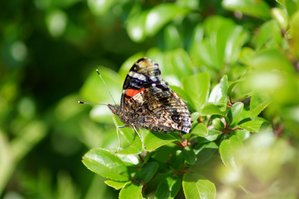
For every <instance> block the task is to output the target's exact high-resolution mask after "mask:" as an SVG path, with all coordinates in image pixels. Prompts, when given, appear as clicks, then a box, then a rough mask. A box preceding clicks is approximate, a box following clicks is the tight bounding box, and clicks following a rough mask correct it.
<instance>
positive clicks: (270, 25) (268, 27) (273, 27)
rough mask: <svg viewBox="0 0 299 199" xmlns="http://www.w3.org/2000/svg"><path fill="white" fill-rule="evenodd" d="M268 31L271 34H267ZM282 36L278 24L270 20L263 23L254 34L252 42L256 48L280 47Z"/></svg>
mask: <svg viewBox="0 0 299 199" xmlns="http://www.w3.org/2000/svg"><path fill="white" fill-rule="evenodd" d="M269 31H270V32H271V34H269ZM282 42H283V40H282V36H281V30H280V28H279V24H278V23H277V22H276V21H274V20H272V21H267V22H266V23H265V24H263V25H262V26H261V27H260V29H259V32H258V33H257V34H256V35H255V38H254V44H255V46H256V48H257V49H263V48H265V47H267V48H281V47H282Z"/></svg>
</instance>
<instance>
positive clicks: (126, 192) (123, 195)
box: [119, 183, 143, 199]
mask: <svg viewBox="0 0 299 199" xmlns="http://www.w3.org/2000/svg"><path fill="white" fill-rule="evenodd" d="M128 198H134V199H143V196H142V186H137V185H135V184H132V183H128V184H126V186H125V187H124V188H122V189H121V191H120V192H119V199H128Z"/></svg>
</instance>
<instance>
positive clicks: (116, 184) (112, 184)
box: [104, 180, 127, 190]
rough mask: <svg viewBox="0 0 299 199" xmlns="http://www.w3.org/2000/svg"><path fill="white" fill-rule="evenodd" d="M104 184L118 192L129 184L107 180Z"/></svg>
mask: <svg viewBox="0 0 299 199" xmlns="http://www.w3.org/2000/svg"><path fill="white" fill-rule="evenodd" d="M104 183H105V184H106V185H108V186H109V187H112V188H114V189H116V190H119V189H121V188H123V187H124V186H125V185H126V184H127V182H118V181H113V180H105V181H104Z"/></svg>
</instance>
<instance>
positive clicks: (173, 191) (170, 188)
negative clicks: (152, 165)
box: [155, 176, 181, 199]
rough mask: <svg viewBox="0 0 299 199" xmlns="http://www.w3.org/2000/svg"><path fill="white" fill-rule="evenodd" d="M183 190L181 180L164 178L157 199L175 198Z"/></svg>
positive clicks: (159, 186)
mask: <svg viewBox="0 0 299 199" xmlns="http://www.w3.org/2000/svg"><path fill="white" fill-rule="evenodd" d="M180 188H181V179H179V178H175V177H170V176H168V177H167V178H164V179H163V180H162V182H160V184H159V185H158V188H157V191H156V194H155V196H156V198H158V199H159V198H161V199H164V198H174V197H175V196H176V195H177V194H178V192H179V190H180Z"/></svg>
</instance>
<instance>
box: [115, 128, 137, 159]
mask: <svg viewBox="0 0 299 199" xmlns="http://www.w3.org/2000/svg"><path fill="white" fill-rule="evenodd" d="M119 139H120V144H121V145H120V147H121V148H120V150H119V151H118V153H119V154H138V153H140V152H141V151H142V142H141V140H140V138H139V137H138V135H137V133H136V132H135V131H134V130H133V129H132V128H120V129H119Z"/></svg>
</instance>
